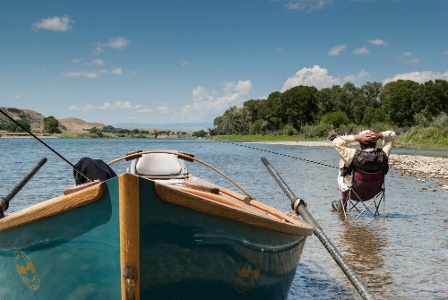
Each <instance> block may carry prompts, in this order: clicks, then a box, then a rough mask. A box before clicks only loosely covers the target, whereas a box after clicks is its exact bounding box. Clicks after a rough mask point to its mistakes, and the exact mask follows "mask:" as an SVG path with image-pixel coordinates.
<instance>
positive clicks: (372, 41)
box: [369, 39, 388, 46]
mask: <svg viewBox="0 0 448 300" xmlns="http://www.w3.org/2000/svg"><path fill="white" fill-rule="evenodd" d="M369 43H371V44H372V45H375V46H387V45H388V43H386V42H385V41H383V40H379V39H376V40H370V41H369Z"/></svg>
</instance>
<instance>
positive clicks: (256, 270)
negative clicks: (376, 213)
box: [0, 151, 313, 299]
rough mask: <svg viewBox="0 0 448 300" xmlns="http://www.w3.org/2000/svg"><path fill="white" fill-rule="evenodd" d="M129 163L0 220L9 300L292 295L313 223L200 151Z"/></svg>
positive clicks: (143, 156) (2, 294)
mask: <svg viewBox="0 0 448 300" xmlns="http://www.w3.org/2000/svg"><path fill="white" fill-rule="evenodd" d="M124 159H126V160H130V161H131V163H130V164H131V165H130V168H129V170H128V171H127V173H124V174H121V175H119V176H115V177H113V178H111V179H108V180H106V181H99V180H94V181H91V182H88V183H85V184H81V185H78V186H75V187H73V188H69V189H67V190H65V191H64V194H63V195H61V196H60V197H57V198H54V199H50V200H47V201H45V202H42V203H39V204H37V205H34V206H32V207H29V208H26V209H24V210H22V211H19V212H13V213H11V214H9V215H6V216H5V217H3V218H2V219H0V280H1V282H2V287H1V288H0V299H286V298H287V296H288V291H289V289H290V286H291V283H292V281H293V278H294V275H295V273H296V269H297V265H298V263H299V259H300V256H301V254H302V251H303V247H304V243H305V240H306V238H307V236H309V235H311V234H312V233H313V227H312V226H310V225H308V224H307V223H305V222H303V221H302V220H300V219H299V218H298V217H297V216H296V215H292V214H288V213H283V212H280V211H278V210H276V209H274V208H272V207H270V206H268V205H265V204H263V203H261V202H259V201H257V200H255V199H253V197H251V196H250V195H249V194H248V193H247V192H246V191H244V189H242V188H241V187H240V186H239V185H238V184H236V183H235V182H233V181H232V180H231V179H230V178H228V177H227V176H226V175H225V174H223V173H222V172H220V171H219V170H217V169H215V168H214V167H212V166H210V165H208V164H207V163H205V162H202V161H200V160H198V159H196V158H194V157H193V156H192V155H189V154H186V153H183V152H176V151H137V152H133V153H129V154H127V155H126V156H124V157H122V158H119V159H117V160H114V161H112V162H110V163H109V164H108V165H111V164H113V163H115V162H117V161H120V160H124ZM185 160H186V161H191V162H193V161H194V162H199V163H201V164H204V165H206V166H207V167H210V168H212V169H213V170H215V171H217V172H218V173H220V174H221V175H223V176H225V177H226V178H227V179H228V180H229V181H230V182H231V183H233V184H234V185H235V186H237V187H238V188H239V189H240V191H238V192H235V191H233V190H230V189H227V188H224V187H221V186H217V185H215V184H212V183H210V182H208V181H205V180H203V179H201V178H198V177H195V176H193V175H191V174H190V173H189V172H188V169H187V167H186V163H185ZM86 174H87V173H86ZM3 210H5V209H3Z"/></svg>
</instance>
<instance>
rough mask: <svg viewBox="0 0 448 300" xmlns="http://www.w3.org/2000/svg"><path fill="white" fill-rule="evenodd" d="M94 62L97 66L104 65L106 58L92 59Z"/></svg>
mask: <svg viewBox="0 0 448 300" xmlns="http://www.w3.org/2000/svg"><path fill="white" fill-rule="evenodd" d="M92 64H94V65H96V66H104V60H102V59H94V60H92Z"/></svg>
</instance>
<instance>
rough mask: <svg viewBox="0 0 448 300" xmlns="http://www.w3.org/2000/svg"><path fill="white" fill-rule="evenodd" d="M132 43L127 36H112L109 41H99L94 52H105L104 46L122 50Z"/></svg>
mask: <svg viewBox="0 0 448 300" xmlns="http://www.w3.org/2000/svg"><path fill="white" fill-rule="evenodd" d="M130 43H131V41H130V40H128V39H127V38H125V37H116V38H111V39H110V40H109V41H108V42H107V43H98V44H97V46H96V47H95V49H94V50H93V53H94V54H97V55H98V54H101V53H102V52H104V48H109V49H115V50H122V49H124V48H126V47H127V46H128V45H129V44H130Z"/></svg>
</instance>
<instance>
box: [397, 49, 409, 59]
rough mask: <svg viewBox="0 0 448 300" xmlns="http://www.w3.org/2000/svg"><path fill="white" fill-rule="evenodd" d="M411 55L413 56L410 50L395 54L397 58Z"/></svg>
mask: <svg viewBox="0 0 448 300" xmlns="http://www.w3.org/2000/svg"><path fill="white" fill-rule="evenodd" d="M411 56H413V54H412V52H409V51H407V52H403V53H401V54H399V55H398V56H397V58H403V57H411Z"/></svg>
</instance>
